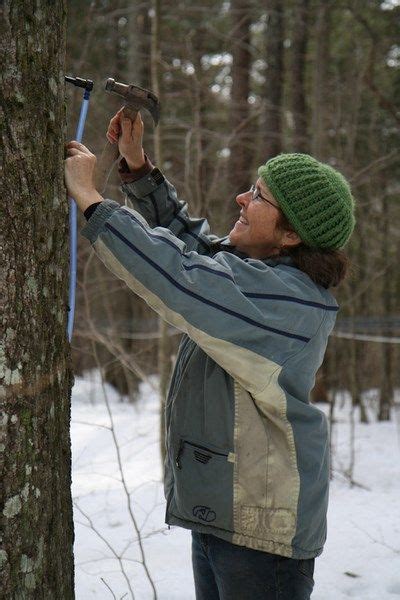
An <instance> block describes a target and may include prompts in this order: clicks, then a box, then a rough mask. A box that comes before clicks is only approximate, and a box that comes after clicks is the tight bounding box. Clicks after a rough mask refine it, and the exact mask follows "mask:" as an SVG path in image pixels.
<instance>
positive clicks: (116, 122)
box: [106, 107, 124, 144]
mask: <svg viewBox="0 0 400 600" xmlns="http://www.w3.org/2000/svg"><path fill="white" fill-rule="evenodd" d="M123 110H124V108H123V107H122V108H120V109H119V111H118V112H117V113H116V114H115V115H114V116H113V118H112V119H111V120H110V123H109V125H108V129H107V133H106V137H107V139H108V141H109V142H111V143H112V144H113V143H116V142H118V138H119V135H120V133H121V115H122V111H123Z"/></svg>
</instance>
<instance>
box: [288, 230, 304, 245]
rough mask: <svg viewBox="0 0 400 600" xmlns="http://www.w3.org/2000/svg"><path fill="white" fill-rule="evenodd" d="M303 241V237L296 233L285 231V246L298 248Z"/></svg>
mask: <svg viewBox="0 0 400 600" xmlns="http://www.w3.org/2000/svg"><path fill="white" fill-rule="evenodd" d="M301 241H302V240H301V237H300V236H299V235H298V234H297V233H296V232H295V231H293V230H285V232H284V236H283V243H284V246H298V245H299V244H301Z"/></svg>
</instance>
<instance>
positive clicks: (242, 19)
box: [227, 0, 252, 224]
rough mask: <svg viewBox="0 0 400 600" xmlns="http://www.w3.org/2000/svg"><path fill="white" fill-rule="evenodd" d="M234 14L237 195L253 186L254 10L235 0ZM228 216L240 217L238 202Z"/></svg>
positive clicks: (232, 170)
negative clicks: (251, 93) (250, 134)
mask: <svg viewBox="0 0 400 600" xmlns="http://www.w3.org/2000/svg"><path fill="white" fill-rule="evenodd" d="M231 14H232V33H231V47H232V93H231V119H230V128H231V132H232V134H233V135H232V142H231V144H230V159H229V182H230V186H231V192H232V194H233V196H236V194H238V193H239V192H241V191H243V190H246V189H249V187H250V185H251V181H250V165H251V157H252V153H251V152H250V148H249V139H248V133H247V129H248V125H249V114H250V112H249V103H248V96H249V91H250V62H251V53H250V23H251V12H250V5H249V2H248V0H233V1H232V3H231ZM227 216H228V219H229V222H230V224H233V223H234V221H236V219H237V206H236V204H235V203H234V202H231V203H230V204H229V209H228V215H227Z"/></svg>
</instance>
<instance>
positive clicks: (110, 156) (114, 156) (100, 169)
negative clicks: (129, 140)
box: [94, 106, 138, 194]
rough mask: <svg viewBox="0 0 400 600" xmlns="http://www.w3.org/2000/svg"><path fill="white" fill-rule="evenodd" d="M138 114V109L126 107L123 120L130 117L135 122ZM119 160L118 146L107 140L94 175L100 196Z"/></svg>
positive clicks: (122, 116)
mask: <svg viewBox="0 0 400 600" xmlns="http://www.w3.org/2000/svg"><path fill="white" fill-rule="evenodd" d="M137 113H138V111H137V110H136V109H134V108H131V107H130V106H124V109H123V111H122V115H121V118H124V117H128V119H131V121H134V120H135V119H136V115H137ZM119 158H120V154H119V150H118V144H111V142H109V141H108V140H107V142H106V144H105V146H104V148H103V151H102V153H101V155H100V158H99V160H98V161H97V163H96V169H95V174H94V185H95V188H96V190H97V191H98V192H99V193H100V194H102V193H103V192H104V190H105V187H106V185H107V181H108V178H109V177H110V174H111V171H112V169H113V167H114V165H115V163H116V162H117V161H118V160H119Z"/></svg>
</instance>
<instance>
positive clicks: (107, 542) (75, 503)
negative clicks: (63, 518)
mask: <svg viewBox="0 0 400 600" xmlns="http://www.w3.org/2000/svg"><path fill="white" fill-rule="evenodd" d="M74 506H76V508H77V509H78V510H79V512H80V513H81V514H82V515H83V516H84V517H85V519H87V520H88V522H89V525H86V527H90V529H92V530H93V531H94V532H95V534H96V535H97V536H98V537H99V538H100V539H101V540H102V541H103V542H104V543H105V544H106V546H107V548H108V549H109V550H110V551H111V552H112V553H113V554H114V556H115V558H116V559H117V560H118V562H119V566H120V569H121V572H122V574H123V576H124V578H125V581H126V583H127V585H128V588H129V591H130V592H131V594H132V598H133V600H134V599H135V595H134V593H133V590H132V588H131V583H130V581H129V577H128V575H127V574H126V571H125V567H124V564H123V562H122V558H121V556H119V554H117V552H116V551H115V550H114V548H113V547H112V546H111V544H110V542H109V541H108V540H107V538H105V537H104V535H103V534H101V533H100V531H98V529H96V527H95V526H94V525H93V521H92V519H91V518H90V517H89V515H87V514H86V513H85V512H84V511H83V510H82V509H81V507H80V506H79V504H78V503H77V502H76V501H75V500H74ZM81 525H83V526H85V524H84V523H81Z"/></svg>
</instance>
